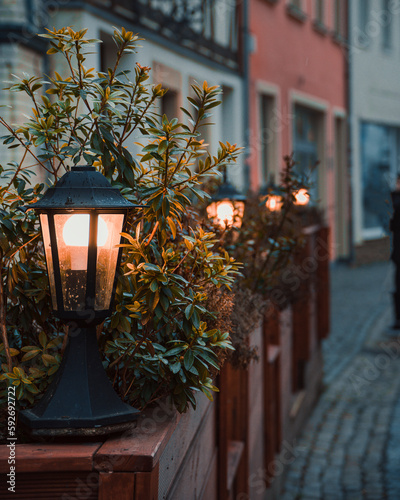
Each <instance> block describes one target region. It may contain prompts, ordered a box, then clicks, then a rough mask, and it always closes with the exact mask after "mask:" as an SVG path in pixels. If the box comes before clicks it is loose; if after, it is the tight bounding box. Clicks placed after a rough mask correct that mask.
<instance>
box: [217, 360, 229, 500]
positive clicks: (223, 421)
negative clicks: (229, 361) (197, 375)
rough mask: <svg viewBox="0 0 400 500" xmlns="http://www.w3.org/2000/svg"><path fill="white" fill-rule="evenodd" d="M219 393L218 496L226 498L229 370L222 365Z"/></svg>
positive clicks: (222, 499) (227, 496)
mask: <svg viewBox="0 0 400 500" xmlns="http://www.w3.org/2000/svg"><path fill="white" fill-rule="evenodd" d="M218 382H219V383H218V387H219V391H220V392H219V394H218V398H217V419H218V432H217V439H218V498H219V500H227V499H228V498H229V488H227V484H228V442H229V426H228V421H229V402H228V398H229V397H230V393H229V389H230V388H229V370H228V368H227V365H224V366H223V367H222V369H221V371H220V374H219V378H218Z"/></svg>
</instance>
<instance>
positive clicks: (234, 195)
mask: <svg viewBox="0 0 400 500" xmlns="http://www.w3.org/2000/svg"><path fill="white" fill-rule="evenodd" d="M223 175H224V177H223V183H222V184H221V185H220V186H219V188H218V190H217V191H216V192H215V193H214V195H213V196H212V201H211V203H210V204H209V205H208V207H207V215H208V218H209V219H211V220H213V221H214V222H215V223H217V224H218V225H220V226H221V227H222V228H223V229H225V228H227V227H236V228H240V227H241V225H242V219H243V214H244V205H245V201H246V196H245V195H243V194H242V193H239V191H237V189H236V188H235V187H234V186H233V185H232V184H231V183H230V182H229V181H228V179H227V173H226V168H225V169H224V174H223Z"/></svg>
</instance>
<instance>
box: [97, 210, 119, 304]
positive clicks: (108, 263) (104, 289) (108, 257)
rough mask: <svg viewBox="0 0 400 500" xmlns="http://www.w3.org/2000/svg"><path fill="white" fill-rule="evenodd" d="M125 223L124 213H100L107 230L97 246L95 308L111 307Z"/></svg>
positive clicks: (100, 223)
mask: <svg viewBox="0 0 400 500" xmlns="http://www.w3.org/2000/svg"><path fill="white" fill-rule="evenodd" d="M123 223H124V214H101V215H99V224H98V227H99V229H100V227H101V226H102V225H103V224H105V226H106V231H104V235H103V236H104V237H103V238H102V241H100V240H98V247H97V274H96V300H95V306H94V308H95V310H96V311H102V310H106V309H108V308H109V307H110V302H111V295H112V289H113V284H114V278H115V272H116V267H117V260H118V253H119V248H118V247H117V246H116V245H118V244H119V243H120V242H121V232H122V226H123Z"/></svg>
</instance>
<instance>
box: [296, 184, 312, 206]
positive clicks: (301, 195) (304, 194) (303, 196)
mask: <svg viewBox="0 0 400 500" xmlns="http://www.w3.org/2000/svg"><path fill="white" fill-rule="evenodd" d="M294 197H295V199H296V201H295V204H296V205H299V206H306V205H308V203H309V201H310V195H309V194H308V191H307V189H304V188H301V189H299V190H298V191H296V193H295V194H294Z"/></svg>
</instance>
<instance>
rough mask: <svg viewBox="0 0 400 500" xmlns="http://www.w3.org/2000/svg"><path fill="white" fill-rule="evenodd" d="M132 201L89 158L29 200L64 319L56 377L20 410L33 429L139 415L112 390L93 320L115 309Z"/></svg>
mask: <svg viewBox="0 0 400 500" xmlns="http://www.w3.org/2000/svg"><path fill="white" fill-rule="evenodd" d="M134 207H135V205H133V204H132V203H130V202H129V201H128V200H126V199H125V198H124V197H123V196H122V195H121V193H120V192H119V190H118V189H116V188H113V187H112V186H111V184H110V183H109V182H108V180H107V179H106V178H105V177H104V176H103V175H102V174H101V173H100V172H97V171H96V169H95V168H94V167H90V166H84V167H79V166H78V167H72V169H71V171H70V172H67V173H66V174H65V175H64V176H63V177H62V178H61V179H60V180H59V181H58V183H57V184H56V185H55V186H53V187H51V188H49V189H48V190H47V191H46V193H45V195H44V196H43V198H42V199H41V200H40V201H38V202H37V203H34V204H33V205H30V207H29V208H34V209H35V210H36V211H37V212H38V213H39V218H40V225H41V230H42V236H43V243H44V251H45V256H46V263H47V271H48V276H49V284H50V293H51V303H52V309H53V313H54V314H55V315H56V316H57V317H58V318H60V319H61V320H63V321H64V322H66V323H67V324H68V325H69V339H68V345H67V348H66V351H65V353H64V356H63V360H62V363H61V366H60V368H59V370H58V371H57V373H56V375H55V379H54V380H53V382H52V384H51V385H50V387H49V388H48V390H47V392H46V393H45V395H44V396H43V397H42V399H41V400H40V401H39V403H38V404H37V405H36V406H35V407H34V408H32V409H31V410H25V411H23V412H21V422H22V423H24V424H25V425H27V426H28V427H29V428H30V429H31V430H32V433H34V434H38V435H40V434H43V435H46V434H51V435H57V434H62V433H65V432H66V431H67V430H68V432H67V433H68V434H80V433H81V432H84V433H85V434H86V435H87V433H88V431H87V428H97V430H98V432H97V433H99V434H101V433H105V432H107V429H108V426H115V425H119V426H120V427H121V428H122V427H124V426H126V424H127V423H128V422H131V421H132V420H134V419H136V418H137V416H138V413H139V412H138V410H136V409H134V408H132V407H131V406H129V405H127V404H125V403H123V402H122V401H121V399H120V398H119V397H118V395H117V394H116V393H115V391H114V389H113V387H112V385H111V382H110V381H109V379H108V377H107V375H106V373H105V371H104V369H103V365H102V362H101V359H100V356H99V352H98V346H97V340H96V325H98V324H100V323H101V322H102V321H104V319H105V318H107V316H109V315H110V314H111V312H112V304H113V299H114V295H115V287H116V281H117V269H118V267H119V264H120V259H121V252H122V249H121V248H118V246H117V245H118V244H119V243H120V242H121V232H122V231H123V228H124V225H125V222H126V217H127V214H128V211H129V210H130V209H132V208H134ZM122 424H124V425H122ZM82 429H83V430H84V431H82ZM93 433H94V434H95V433H96V432H93Z"/></svg>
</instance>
